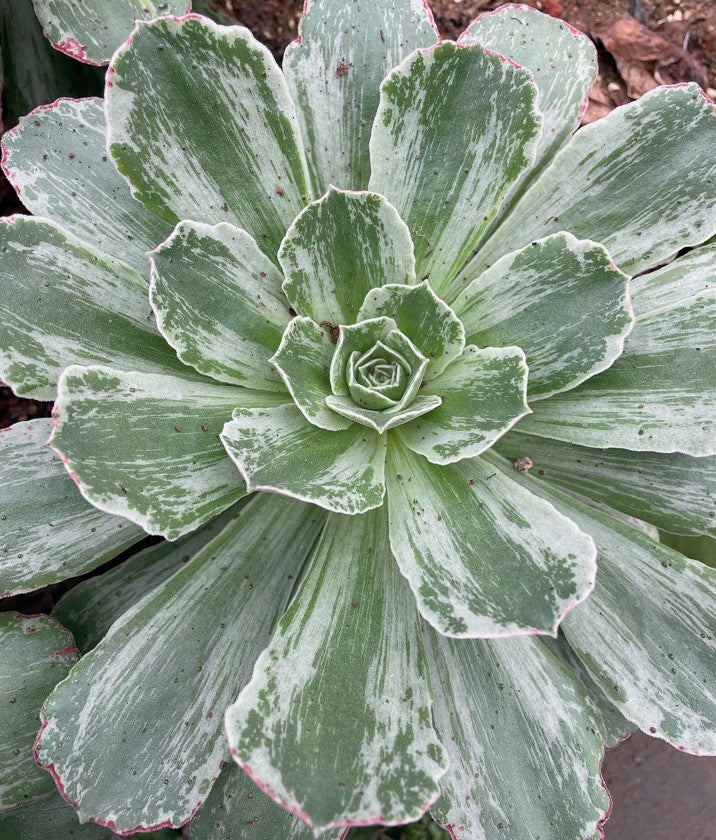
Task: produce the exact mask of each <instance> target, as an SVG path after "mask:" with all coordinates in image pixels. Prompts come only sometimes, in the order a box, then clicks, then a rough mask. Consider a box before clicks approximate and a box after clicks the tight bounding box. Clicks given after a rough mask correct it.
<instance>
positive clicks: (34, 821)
mask: <svg viewBox="0 0 716 840" xmlns="http://www.w3.org/2000/svg"><path fill="white" fill-rule="evenodd" d="M27 2H28V3H29V2H30V0H27ZM68 60H69V59H68ZM48 778H49V776H48ZM0 837H7V838H12V840H48V838H50V837H51V838H52V840H117V835H116V834H115V833H114V832H113V831H110V829H108V828H105V826H103V825H97V824H96V823H85V824H84V825H80V824H79V821H78V820H77V813H76V812H75V809H74V808H73V807H72V806H71V805H69V804H68V803H67V802H65V800H64V799H63V798H62V797H61V796H60V794H59V792H58V791H57V790H55V788H54V785H53V789H52V791H51V792H50V793H45V794H43V795H42V796H38V797H36V798H35V799H33V800H32V802H28V803H27V805H23V806H21V807H19V808H15V809H14V810H12V811H8V812H7V813H4V814H3V813H0ZM151 837H152V835H147V834H145V835H144V837H143V838H142V840H151ZM154 840H159V837H158V836H156V835H154ZM166 840H169V838H166Z"/></svg>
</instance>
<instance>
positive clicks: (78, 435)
mask: <svg viewBox="0 0 716 840" xmlns="http://www.w3.org/2000/svg"><path fill="white" fill-rule="evenodd" d="M247 403H249V404H251V405H275V404H276V398H275V397H273V396H271V395H269V394H262V393H260V392H257V391H249V390H247V389H240V388H230V387H228V386H223V385H212V384H209V383H204V382H197V381H195V380H190V379H182V378H179V377H173V376H152V375H149V374H141V373H123V372H121V371H116V370H112V369H110V368H102V367H87V368H81V367H76V366H73V367H69V368H68V369H67V370H66V371H65V372H64V373H63V375H62V378H61V379H60V382H59V385H58V392H57V402H56V403H55V410H56V414H57V421H58V422H57V426H56V428H55V430H54V433H53V436H52V439H51V441H50V443H51V445H52V448H53V449H54V450H55V451H56V452H58V453H59V455H60V457H61V458H62V459H63V461H64V462H65V465H66V466H67V469H68V470H69V471H70V475H72V477H73V478H74V480H75V482H76V483H77V486H78V487H79V488H80V491H81V493H82V495H83V496H84V497H85V498H86V499H87V500H88V501H89V502H91V503H92V504H93V505H94V506H95V507H98V508H99V509H100V510H105V511H107V512H108V513H117V514H119V515H121V516H125V517H126V518H127V519H129V520H131V521H132V522H136V523H137V524H139V525H141V526H142V528H144V530H145V531H147V532H148V533H150V534H161V535H162V536H164V537H166V538H167V539H171V540H175V539H177V538H178V537H180V536H182V535H183V534H186V533H188V532H189V531H193V530H194V529H195V528H197V527H198V526H199V525H202V524H203V523H204V522H207V521H208V520H209V519H211V518H212V517H213V516H216V514H217V513H220V512H221V511H222V510H224V509H225V508H227V507H229V505H230V504H232V503H233V502H235V501H236V500H237V499H239V498H241V496H243V495H245V493H246V490H245V487H244V482H243V481H242V480H241V476H239V475H238V473H237V472H236V469H235V468H234V466H233V465H232V463H231V461H230V460H229V459H228V458H227V457H226V452H225V451H224V448H223V446H222V445H221V442H220V441H219V439H218V438H219V433H220V431H221V429H222V427H223V425H224V422H225V420H226V419H227V418H229V417H231V412H232V410H233V408H234V407H235V406H237V405H242V404H243V405H245V404H247Z"/></svg>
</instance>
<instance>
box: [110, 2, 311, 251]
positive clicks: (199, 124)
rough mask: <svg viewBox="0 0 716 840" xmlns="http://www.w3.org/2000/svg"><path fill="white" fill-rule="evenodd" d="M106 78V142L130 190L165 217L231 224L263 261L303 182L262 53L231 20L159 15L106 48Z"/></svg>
mask: <svg viewBox="0 0 716 840" xmlns="http://www.w3.org/2000/svg"><path fill="white" fill-rule="evenodd" d="M189 56H190V57H191V58H190V59H188V58H187V57H189ZM107 79H108V81H107V91H106V95H105V98H106V107H107V124H108V147H109V151H110V154H111V155H112V157H113V158H114V160H115V162H116V164H117V168H118V169H119V171H120V172H121V173H122V174H123V175H124V176H125V177H126V178H127V180H128V181H129V183H130V185H131V187H132V194H133V195H134V197H135V198H137V199H139V201H141V202H142V203H143V204H144V205H145V206H146V207H147V209H148V210H150V211H151V212H153V213H155V214H156V215H157V216H160V217H161V218H162V219H164V220H165V221H167V222H169V223H170V224H172V225H174V224H176V223H177V222H178V221H180V220H182V219H194V220H195V221H198V222H205V223H207V224H216V223H218V222H232V223H234V224H236V225H237V226H238V227H240V228H243V229H244V230H246V231H247V232H248V233H249V234H251V236H253V238H254V239H255V240H256V242H257V243H258V244H259V247H260V248H261V249H262V250H263V251H264V253H266V254H268V256H270V257H271V258H272V259H273V258H274V257H275V255H276V251H277V250H278V246H279V244H280V242H281V239H282V238H283V235H284V233H285V232H286V230H287V228H288V226H289V225H290V224H291V222H292V221H293V219H294V218H295V217H296V215H297V214H298V213H299V211H300V210H301V209H302V208H303V206H304V204H305V203H306V201H307V200H308V187H307V183H306V182H307V174H306V165H305V160H304V155H303V149H302V144H301V139H300V136H299V129H298V124H297V122H296V116H295V113H294V109H293V104H292V102H291V99H290V97H289V95H288V91H287V89H286V84H285V82H284V80H283V76H282V75H281V71H280V70H279V68H278V66H277V65H276V62H275V61H274V59H273V57H272V55H271V53H270V52H269V51H268V49H267V48H266V47H264V46H263V45H262V44H260V43H259V42H258V41H257V40H256V39H255V38H254V37H253V36H252V35H251V33H250V32H249V31H248V30H247V29H244V28H243V27H239V26H230V27H229V26H219V25H218V24H215V23H213V22H212V21H210V20H209V19H208V18H202V17H199V16H195V15H192V16H186V17H183V18H160V19H159V20H156V21H153V22H151V23H148V24H142V25H140V26H139V27H138V29H137V30H136V31H135V32H134V33H133V35H132V38H131V39H130V40H129V41H128V42H127V43H126V44H125V45H124V46H122V47H121V48H120V49H119V50H118V51H117V52H116V53H115V54H114V56H113V58H112V63H111V64H110V67H109V70H108V77H107ZM187 113H191V115H192V118H191V119H190V120H189V119H186V115H187ZM158 114H161V115H162V118H161V119H158V118H157V115H158Z"/></svg>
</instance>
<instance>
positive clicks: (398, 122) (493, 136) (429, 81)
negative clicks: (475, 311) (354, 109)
mask: <svg viewBox="0 0 716 840" xmlns="http://www.w3.org/2000/svg"><path fill="white" fill-rule="evenodd" d="M380 96H381V98H380V106H379V108H378V112H377V115H376V118H375V123H374V126H373V132H372V134H371V139H370V154H371V169H372V171H371V178H370V188H371V189H372V190H375V191H376V192H379V193H381V194H383V195H385V196H386V198H387V199H388V201H390V202H391V203H392V204H393V205H394V206H395V208H396V209H397V211H398V213H399V214H400V216H401V218H403V219H404V221H405V222H406V223H407V225H408V228H409V229H410V232H411V234H412V236H413V242H414V245H415V257H416V262H417V276H418V278H419V279H420V280H424V279H428V280H429V281H430V285H431V286H432V287H433V289H435V291H436V292H437V293H438V294H441V293H442V292H443V291H444V290H445V288H446V287H447V286H448V284H449V283H450V281H451V280H452V279H453V277H454V276H455V274H457V272H458V271H459V270H460V268H461V267H462V265H463V263H464V262H465V260H466V259H467V258H468V257H469V256H470V254H471V253H472V250H473V248H474V247H475V245H476V244H477V242H478V241H479V239H480V237H481V236H482V234H483V233H484V231H485V229H486V228H487V226H488V225H489V223H490V221H491V220H492V219H493V217H494V216H495V214H496V213H497V211H498V209H499V207H500V206H501V204H502V202H503V200H504V199H505V198H506V196H507V194H508V192H509V190H510V188H511V187H512V186H513V185H514V184H515V183H516V182H517V180H518V179H519V178H520V177H521V176H522V175H523V174H524V173H525V172H526V170H527V169H529V168H530V167H531V166H532V164H533V162H534V158H535V153H536V148H537V142H538V140H539V136H540V125H541V116H540V114H539V112H538V110H537V107H536V98H537V88H536V87H535V85H534V82H533V81H532V78H531V76H530V74H529V72H528V71H527V70H523V69H522V68H520V67H517V66H516V65H514V64H513V63H511V62H509V61H507V60H506V59H503V58H502V57H500V56H498V55H495V54H488V53H487V52H485V51H484V50H483V49H482V48H481V47H464V48H458V47H456V45H455V44H453V43H450V42H447V43H441V44H439V45H438V46H436V47H434V48H432V49H427V50H420V51H417V52H414V53H412V54H411V55H410V56H409V57H408V58H406V59H405V60H404V61H403V63H402V64H400V65H399V66H398V67H397V68H396V69H395V70H393V71H392V72H391V73H390V75H389V76H388V77H387V78H386V79H385V81H384V82H383V84H382V85H381V95H380Z"/></svg>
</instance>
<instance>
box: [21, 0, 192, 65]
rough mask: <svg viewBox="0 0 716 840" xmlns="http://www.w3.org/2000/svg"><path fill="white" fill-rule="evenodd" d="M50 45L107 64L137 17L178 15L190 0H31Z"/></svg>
mask: <svg viewBox="0 0 716 840" xmlns="http://www.w3.org/2000/svg"><path fill="white" fill-rule="evenodd" d="M32 4H33V6H34V7H35V13H36V14H37V17H38V19H39V21H40V23H41V24H42V28H43V31H44V33H45V36H46V37H47V38H48V40H49V41H50V42H51V44H52V45H53V47H54V48H55V49H56V50H59V51H60V52H63V53H65V54H66V55H69V56H71V57H72V58H75V59H77V60H78V61H84V62H86V63H87V64H106V63H107V62H108V61H109V60H110V58H111V57H112V53H113V52H114V51H115V50H116V49H117V47H118V46H119V45H120V44H121V43H122V42H123V41H124V40H125V39H126V38H127V36H128V35H129V33H130V32H131V31H132V28H133V27H134V22H135V20H137V19H140V20H150V19H151V18H155V17H158V16H159V15H165V14H172V15H180V14H183V13H184V12H188V11H189V9H190V8H191V0H165V2H162V3H157V2H156V0H154V1H153V2H150V1H149V0H92V2H90V3H88V2H87V0H32Z"/></svg>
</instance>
